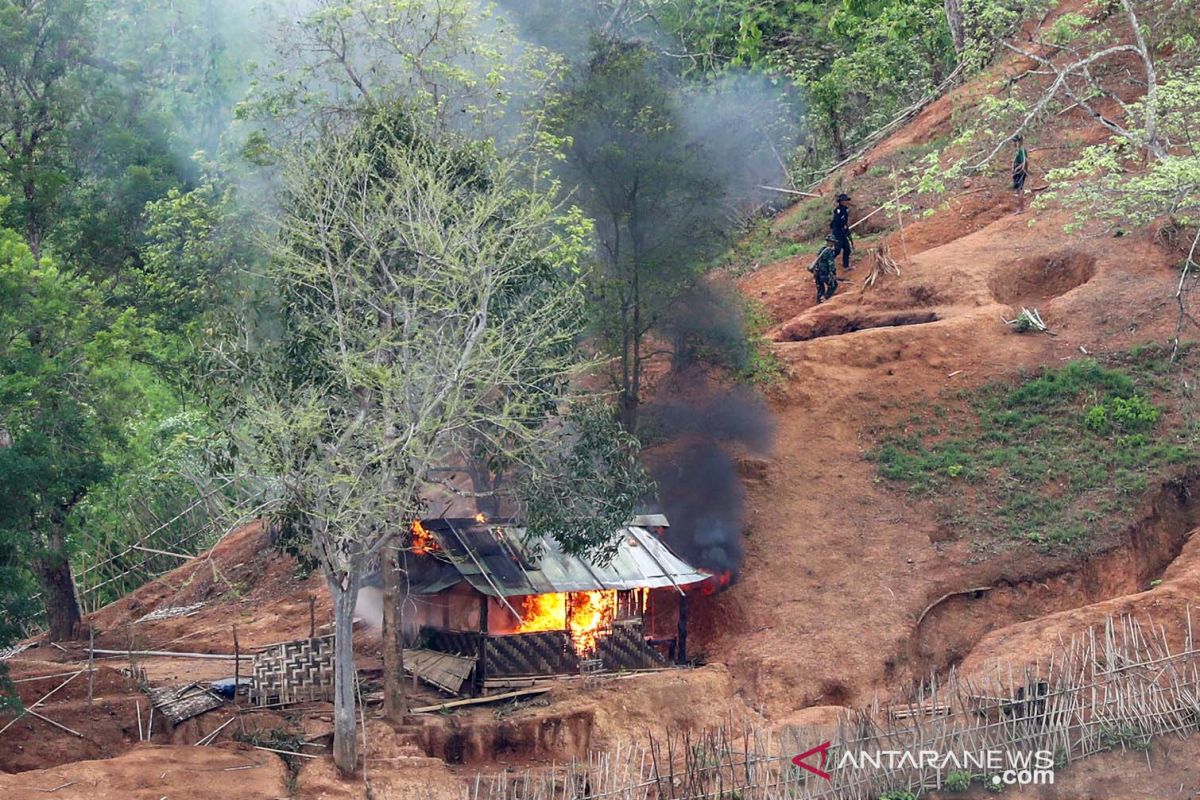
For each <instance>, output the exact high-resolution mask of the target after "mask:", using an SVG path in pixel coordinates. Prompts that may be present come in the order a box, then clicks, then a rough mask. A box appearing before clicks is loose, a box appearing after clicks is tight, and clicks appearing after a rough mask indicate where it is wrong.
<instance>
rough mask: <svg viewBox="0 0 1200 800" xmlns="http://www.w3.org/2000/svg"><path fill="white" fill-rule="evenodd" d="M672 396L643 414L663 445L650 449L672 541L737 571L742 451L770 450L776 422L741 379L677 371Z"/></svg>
mask: <svg viewBox="0 0 1200 800" xmlns="http://www.w3.org/2000/svg"><path fill="white" fill-rule="evenodd" d="M666 388H667V391H663V392H662V394H663V395H664V396H666V395H669V396H671V397H672V398H673V399H671V400H668V401H665V402H657V403H653V404H651V405H648V406H646V408H645V410H644V413H645V420H646V427H647V429H648V430H652V431H653V434H654V435H655V436H656V438H657V440H658V441H661V442H662V444H660V445H658V446H656V447H655V448H654V450H653V451H652V453H651V454H650V455H649V456H648V461H649V468H650V472H651V474H652V475H653V476H654V479H655V481H657V483H658V489H659V506H660V510H661V511H662V513H664V514H666V515H667V519H668V520H670V523H671V527H670V528H668V529H667V534H666V537H667V542H668V544H670V545H671V547H672V549H674V550H675V552H677V553H679V554H680V555H681V556H683V557H684V558H685V559H687V560H688V561H689V562H690V563H692V564H694V565H695V566H698V567H702V568H704V569H707V570H711V571H713V572H717V573H723V572H730V573H732V574H733V575H735V576H736V574H737V572H738V568H739V566H740V565H741V561H742V553H743V543H742V531H743V524H744V521H743V515H744V507H745V491H744V489H743V488H742V483H741V480H740V478H739V476H738V470H737V463H736V460H735V459H736V458H737V457H738V456H740V455H765V454H766V453H767V452H768V451H769V450H770V445H771V437H772V432H773V427H772V424H771V420H770V414H769V412H768V410H767V408H766V406H765V404H764V403H763V401H762V399H761V398H760V397H759V396H758V394H757V393H756V392H754V391H753V390H751V389H749V388H747V387H744V386H738V387H734V388H732V389H722V388H720V387H718V386H717V385H715V383H713V382H712V381H710V380H707V379H703V378H692V379H682V378H675V379H673V380H672V381H671V385H670V386H669V387H666Z"/></svg>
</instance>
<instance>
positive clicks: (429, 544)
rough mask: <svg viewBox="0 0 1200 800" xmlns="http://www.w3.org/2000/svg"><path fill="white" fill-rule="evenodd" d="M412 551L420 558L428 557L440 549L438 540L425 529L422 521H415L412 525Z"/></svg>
mask: <svg viewBox="0 0 1200 800" xmlns="http://www.w3.org/2000/svg"><path fill="white" fill-rule="evenodd" d="M411 531H412V551H413V552H414V553H416V554H417V555H419V556H423V555H428V554H429V553H432V552H433V551H434V550H437V549H438V543H437V540H436V539H434V538H433V534H431V533H430V532H429V531H427V530H426V529H425V526H424V525H422V524H421V520H419V519H415V520H413V524H412V528H411Z"/></svg>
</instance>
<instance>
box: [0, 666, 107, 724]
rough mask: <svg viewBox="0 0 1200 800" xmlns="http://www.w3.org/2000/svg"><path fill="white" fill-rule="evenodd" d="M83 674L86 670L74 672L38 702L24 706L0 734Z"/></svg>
mask: <svg viewBox="0 0 1200 800" xmlns="http://www.w3.org/2000/svg"><path fill="white" fill-rule="evenodd" d="M85 672H87V670H86V669H81V670H79V671H78V672H76V673H74V674H72V675H71V677H69V678H67V679H66V680H65V681H63V682H62V683H60V684H59V685H58V686H55V687H54V688H53V689H51V690H50V691H48V692H46V693H45V694H44V695H42V698H41V699H40V700H38V701H37V702H36V703H34V704H33V705H31V706H26V707H25V708H24V709H22V710H21V713H20V714H17V716H15V717H13V718H12V719H11V720H9V721H8V724H7V725H5V726H4V727H3V728H0V733H4V732H5V731H6V730H8V729H9V728H11V727H12V726H13V725H15V724H16V723H17V720H19V719H21V718H22V717H24V716H25V715H26V714H28V713H29V712H30V711H32V710H33V709H35V708H37V707H38V706H40V705H41V704H42V703H44V702H46V701H47V700H49V699H50V696H51V695H53V694H54V693H55V692H57V691H58V690H59V689H61V688H63V687H64V686H66V685H67V684H68V683H70V682H71V681H73V680H75V679H76V678H78V677H79V676H80V675H82V674H83V673H85Z"/></svg>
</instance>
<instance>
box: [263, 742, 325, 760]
mask: <svg viewBox="0 0 1200 800" xmlns="http://www.w3.org/2000/svg"><path fill="white" fill-rule="evenodd" d="M254 749H255V750H266V751H267V752H268V753H279V754H280V755H284V756H299V757H300V758H320V756H313V755H309V754H308V753H297V752H295V751H293V750H276V749H275V748H274V747H262V746H261V745H255V746H254Z"/></svg>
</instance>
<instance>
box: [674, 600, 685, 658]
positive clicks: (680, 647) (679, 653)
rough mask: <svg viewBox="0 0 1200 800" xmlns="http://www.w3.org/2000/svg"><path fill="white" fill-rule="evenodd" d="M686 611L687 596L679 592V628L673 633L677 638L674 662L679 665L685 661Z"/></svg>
mask: <svg viewBox="0 0 1200 800" xmlns="http://www.w3.org/2000/svg"><path fill="white" fill-rule="evenodd" d="M687 612H688V598H687V595H686V594H681V595H680V596H679V628H678V630H677V632H676V634H675V636H676V639H677V640H678V643H677V646H676V648H675V663H676V664H680V665H683V664H686V663H687Z"/></svg>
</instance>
